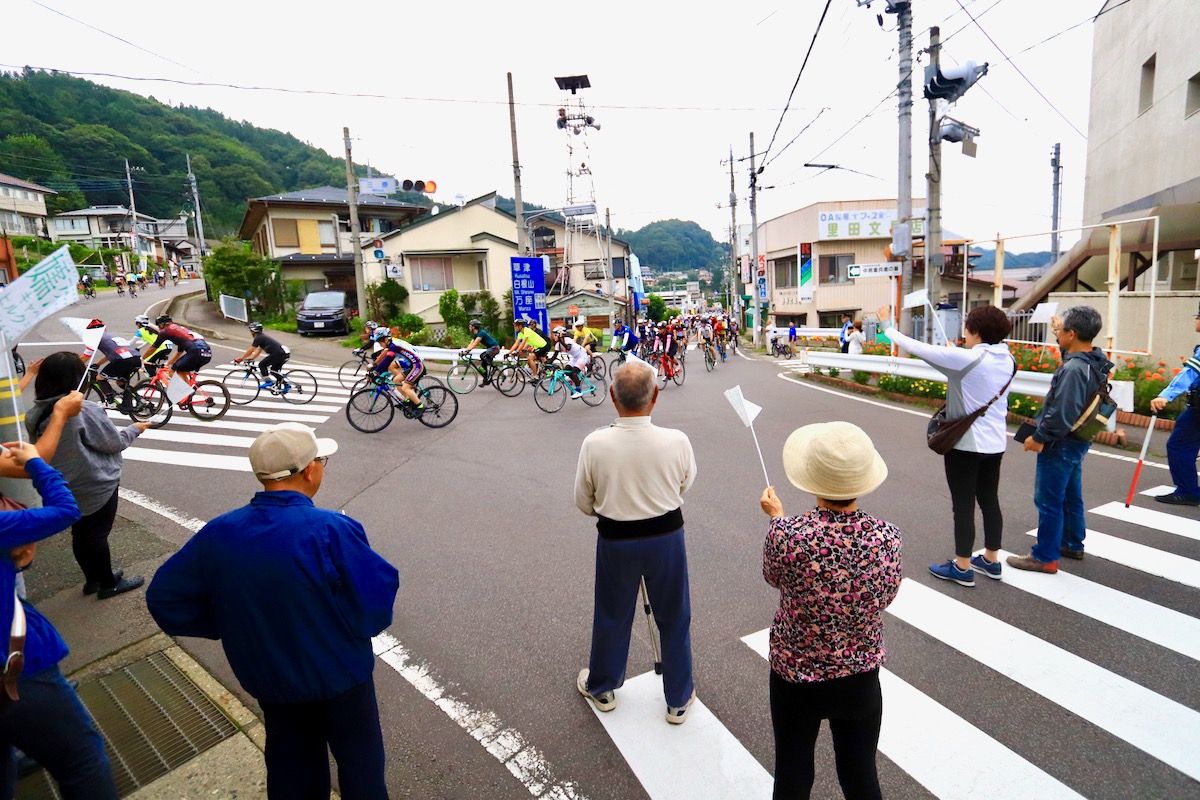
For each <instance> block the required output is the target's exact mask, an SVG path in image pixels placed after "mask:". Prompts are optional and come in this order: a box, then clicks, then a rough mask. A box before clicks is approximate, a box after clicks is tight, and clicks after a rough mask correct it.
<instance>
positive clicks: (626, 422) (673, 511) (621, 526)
mask: <svg viewBox="0 0 1200 800" xmlns="http://www.w3.org/2000/svg"><path fill="white" fill-rule="evenodd" d="M655 377H656V376H655V370H654V369H653V368H652V367H649V366H648V365H646V364H645V363H644V362H635V361H627V362H626V363H625V364H624V365H623V366H620V367H618V368H617V369H616V371H615V373H614V378H613V385H612V388H611V389H610V390H609V393H610V394H611V395H612V400H613V405H614V406H616V409H617V414H618V417H617V420H616V422H614V423H613V424H612V425H610V426H608V427H607V428H601V429H599V430H597V431H593V432H592V433H591V434H589V435H588V437H587V438H586V439H584V440H583V445H582V447H581V448H580V450H579V466H578V470H577V471H576V475H575V505H577V506H578V507H579V510H580V511H582V512H583V513H584V514H587V515H588V516H592V517H596V530H597V532H598V533H599V538H598V540H597V542H596V587H595V609H594V613H593V617H592V650H591V657H590V658H589V660H588V667H587V668H585V669H583V670H580V672H579V676H578V678H577V679H576V681H575V686H576V688H577V689H578V690H579V693H580V694H582V695H583V696H584V697H586V698H587V699H588V700H590V701H591V702H592V703H593V704H594V705H595V707H596V708H597V709H598V710H599V711H611V710H613V709H614V708H616V706H617V700H616V695H615V693H614V692H615V690H616V689H618V688H620V686H621V684H622V683H623V682H624V680H625V664H626V661H627V660H628V658H629V636H630V630H631V626H632V624H633V616H634V613H635V611H636V608H637V594H638V587H639V584H640V582H641V579H642V578H643V577H645V579H646V591H647V593H648V594H649V598H650V603H651V605H652V606H653V607H654V619H655V622H657V623H658V631H659V634H660V638H661V640H662V659H663V693H664V694H665V696H666V701H667V722H670V723H674V724H680V723H682V722H683V721H684V720H685V719H686V718H687V712H688V708H689V707H690V706H691V704H692V701H693V700H694V699H695V697H696V690H695V684H694V683H693V682H692V635H691V620H692V609H691V598H690V597H689V592H688V570H687V552H686V549H685V547H684V534H683V512H682V510H681V508H680V506H681V505H682V503H683V498H682V495H683V494H684V493H685V492H686V491H687V490H688V489H689V488H691V485H692V481H693V480H695V477H696V458H695V455H694V454H693V453H692V444H691V442H690V441H688V437H687V435H686V434H684V433H683V432H682V431H677V430H673V429H671V428H660V427H658V426H656V425H653V424H652V423H651V422H650V412H651V411H653V410H654V404H655V402H656V401H657V399H658V387H657V386H656V385H655V383H656V382H655Z"/></svg>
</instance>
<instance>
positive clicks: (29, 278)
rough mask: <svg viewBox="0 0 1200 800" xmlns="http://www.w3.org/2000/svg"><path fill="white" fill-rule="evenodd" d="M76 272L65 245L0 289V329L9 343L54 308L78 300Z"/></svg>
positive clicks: (55, 309) (17, 338)
mask: <svg viewBox="0 0 1200 800" xmlns="http://www.w3.org/2000/svg"><path fill="white" fill-rule="evenodd" d="M78 283H79V271H78V270H76V269H75V262H74V261H72V260H71V251H70V250H69V249H68V247H67V246H66V245H63V246H62V247H60V248H59V249H57V250H55V251H54V252H53V253H51V254H50V255H48V256H46V257H45V258H43V259H42V260H41V261H39V262H38V264H37V266H35V267H33V268H32V269H31V270H29V271H28V272H26V273H25V274H24V275H22V276H21V277H19V278H17V279H16V280H15V281H13V282H12V283H10V284H9V285H8V286H6V287H5V288H4V289H3V290H0V330H3V331H4V336H5V338H6V339H8V341H10V342H16V341H20V339H21V337H22V336H23V335H24V334H25V332H26V331H27V330H29V329H30V328H32V327H33V326H34V325H36V324H37V323H39V322H41V321H42V320H44V319H45V318H46V317H48V316H50V315H51V314H53V313H54V312H55V311H60V310H62V309H64V308H66V307H67V306H69V305H71V304H72V303H75V302H77V301H78V300H79V290H78V289H77V288H76V284H78Z"/></svg>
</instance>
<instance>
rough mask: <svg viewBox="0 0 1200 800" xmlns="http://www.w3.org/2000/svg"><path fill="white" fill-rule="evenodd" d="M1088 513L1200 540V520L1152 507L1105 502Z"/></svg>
mask: <svg viewBox="0 0 1200 800" xmlns="http://www.w3.org/2000/svg"><path fill="white" fill-rule="evenodd" d="M1088 513H1089V514H1099V515H1100V516H1102V517H1109V518H1110V519H1117V520H1121V521H1122V522H1131V523H1133V524H1134V525H1141V526H1142V527H1143V528H1150V529H1152V530H1156V531H1162V532H1163V533H1173V534H1175V535H1176V536H1182V537H1184V538H1185V539H1196V540H1200V521H1197V520H1194V519H1188V518H1186V517H1178V516H1176V515H1174V514H1166V513H1164V512H1162V511H1155V510H1154V509H1152V508H1141V507H1139V506H1130V507H1129V508H1126V507H1125V504H1124V503H1105V504H1104V505H1102V506H1098V507H1096V508H1093V509H1091V510H1090V511H1089V512H1088Z"/></svg>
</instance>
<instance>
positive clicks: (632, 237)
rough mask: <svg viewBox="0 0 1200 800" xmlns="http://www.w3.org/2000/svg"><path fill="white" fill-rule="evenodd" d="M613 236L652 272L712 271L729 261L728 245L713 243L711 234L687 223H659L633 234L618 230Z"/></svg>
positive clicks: (672, 221) (651, 224) (674, 221)
mask: <svg viewBox="0 0 1200 800" xmlns="http://www.w3.org/2000/svg"><path fill="white" fill-rule="evenodd" d="M616 236H617V238H619V239H621V240H622V241H625V242H628V243H629V244H630V246H631V247H632V248H633V251H634V252H635V253H637V254H638V259H639V260H640V261H641V263H642V264H643V265H645V266H647V267H650V268H651V269H652V270H654V271H655V272H668V271H681V272H689V271H691V270H698V269H710V270H716V269H719V268H722V267H724V265H725V264H726V262H727V261H728V260H729V246H728V245H727V244H726V243H725V242H716V241H714V240H713V238H712V234H711V233H709V232H708V231H707V230H705V229H704V228H702V227H700V226H699V225H698V224H696V223H695V222H691V221H686V222H685V221H684V220H679V219H666V220H659V221H658V222H651V223H650V224H649V225H646V226H644V227H641V228H638V229H637V230H636V231H629V230H618V231H617V232H616Z"/></svg>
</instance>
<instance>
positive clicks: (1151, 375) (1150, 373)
mask: <svg viewBox="0 0 1200 800" xmlns="http://www.w3.org/2000/svg"><path fill="white" fill-rule="evenodd" d="M1142 377H1143V378H1153V377H1154V373H1153V372H1147V373H1146V374H1144V375H1143V376H1142Z"/></svg>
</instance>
